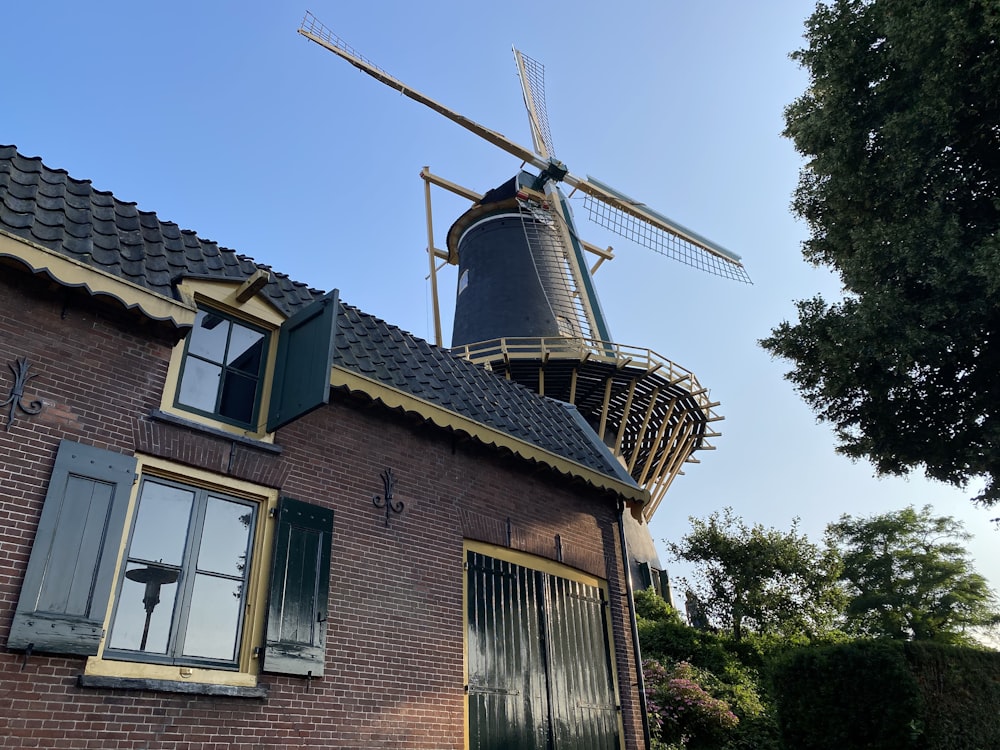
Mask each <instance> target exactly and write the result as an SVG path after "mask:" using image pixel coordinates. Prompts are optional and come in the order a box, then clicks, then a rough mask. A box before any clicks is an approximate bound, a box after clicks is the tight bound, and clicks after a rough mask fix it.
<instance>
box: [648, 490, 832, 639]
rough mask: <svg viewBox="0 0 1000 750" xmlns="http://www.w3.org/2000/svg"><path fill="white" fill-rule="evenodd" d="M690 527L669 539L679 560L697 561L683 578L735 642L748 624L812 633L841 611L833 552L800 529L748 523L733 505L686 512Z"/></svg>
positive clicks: (774, 630)
mask: <svg viewBox="0 0 1000 750" xmlns="http://www.w3.org/2000/svg"><path fill="white" fill-rule="evenodd" d="M690 521H691V531H690V532H689V533H687V534H686V535H685V536H684V537H682V539H681V541H680V542H679V543H671V544H668V549H669V550H670V552H671V554H673V555H674V556H675V557H676V558H678V559H681V560H684V561H686V562H689V563H694V564H695V565H696V570H695V575H694V579H693V580H692V581H686V582H685V583H686V584H687V586H688V588H689V590H691V591H693V593H694V594H695V595H696V596H697V598H698V600H699V602H700V603H701V605H702V607H703V608H704V610H705V614H706V615H707V616H708V617H709V619H710V621H712V622H714V623H716V624H718V625H721V626H722V627H724V628H727V629H730V630H731V631H732V633H733V637H734V638H735V639H736V640H737V641H738V640H740V639H741V638H742V636H743V631H744V628H745V627H749V628H750V629H751V630H754V631H756V632H758V633H783V634H786V635H788V634H793V633H802V632H804V633H807V634H814V633H817V632H821V631H823V630H825V629H827V628H828V627H829V625H830V624H831V623H832V621H833V618H834V616H835V614H836V612H837V611H838V607H837V604H838V597H837V594H838V589H837V588H836V586H835V581H836V579H837V575H838V573H839V568H838V564H837V560H836V556H835V555H832V554H831V553H830V552H829V551H828V550H823V549H821V548H820V547H818V546H816V545H815V544H813V543H811V542H810V541H809V540H808V539H807V538H806V537H805V536H804V535H802V534H800V533H799V532H798V521H797V520H796V521H795V522H793V524H792V528H791V530H790V531H788V532H783V531H778V530H777V529H769V528H765V527H764V526H762V525H760V524H754V525H753V526H752V527H751V526H747V525H746V524H745V523H744V522H743V519H741V518H739V517H737V516H736V515H735V514H734V513H733V511H732V509H731V508H726V509H725V511H724V512H723V513H722V514H721V515H720V514H719V513H718V512H715V513H712V514H711V515H709V516H708V518H706V519H698V518H691V519H690Z"/></svg>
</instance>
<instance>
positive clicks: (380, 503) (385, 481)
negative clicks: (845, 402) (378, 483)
mask: <svg viewBox="0 0 1000 750" xmlns="http://www.w3.org/2000/svg"><path fill="white" fill-rule="evenodd" d="M379 476H380V477H381V478H382V486H383V488H384V489H383V494H381V495H372V504H373V505H374V506H375V507H376V508H385V526H386V528H388V527H389V514H390V513H402V512H403V503H402V501H398V502H393V501H392V489H393V487H395V486H396V477H395V476H394V475H393V473H392V469H386V470H385V471H383V472H382V473H381V474H379Z"/></svg>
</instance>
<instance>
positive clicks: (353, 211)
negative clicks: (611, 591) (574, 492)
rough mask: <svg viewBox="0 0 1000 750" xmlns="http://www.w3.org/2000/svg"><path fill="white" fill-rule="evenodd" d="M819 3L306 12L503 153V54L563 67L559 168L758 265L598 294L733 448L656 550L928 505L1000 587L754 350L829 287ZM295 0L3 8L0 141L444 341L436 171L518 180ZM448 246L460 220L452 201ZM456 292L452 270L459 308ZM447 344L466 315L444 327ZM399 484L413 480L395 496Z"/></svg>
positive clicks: (508, 70)
mask: <svg viewBox="0 0 1000 750" xmlns="http://www.w3.org/2000/svg"><path fill="white" fill-rule="evenodd" d="M812 7H813V3H811V2H807V1H806V0H769V2H766V3H747V2H744V1H742V0H717V1H715V2H709V1H707V0H706V1H705V2H701V3H687V2H684V3H682V2H678V0H641V1H636V0H633V1H629V2H623V3H619V4H617V6H616V7H615V10H614V12H611V11H610V10H609V8H610V5H609V4H608V3H606V2H594V1H593V0H583V1H578V2H573V3H567V2H552V3H543V4H511V5H507V6H503V5H499V6H498V5H495V4H494V5H484V4H472V3H467V2H454V1H452V0H447V1H444V2H431V3H411V2H377V1H372V2H368V3H342V2H333V1H332V0H310V3H309V6H308V9H309V10H311V11H312V12H313V13H314V14H315V15H316V16H317V17H318V18H319V19H320V20H321V21H322V22H323V23H325V24H326V25H327V26H328V27H330V28H331V29H333V30H334V31H335V32H337V33H338V34H339V35H340V36H342V37H343V38H345V39H346V40H347V41H348V42H349V43H350V44H351V45H353V46H354V47H355V48H356V49H358V50H359V51H361V52H362V53H363V54H364V55H365V56H366V57H368V58H370V59H372V60H373V61H375V62H376V63H377V64H378V65H379V66H380V67H382V68H383V69H385V70H387V71H389V72H390V73H392V74H394V75H396V76H397V77H398V78H400V79H402V80H403V81H405V82H406V83H408V84H409V85H411V86H413V87H415V88H417V89H419V90H421V91H423V92H424V93H425V94H428V95H429V96H431V97H433V98H435V99H437V100H438V101H440V102H442V103H444V104H446V105H448V106H450V107H452V108H454V109H456V110H458V111H460V112H461V113H462V114H464V115H467V116H468V117H471V118H473V119H474V120H477V121H478V122H480V123H482V124H484V125H486V126H487V127H490V128H492V129H494V130H498V131H500V132H502V133H504V134H505V135H507V136H508V137H509V138H511V139H513V140H515V141H517V142H520V143H523V144H525V145H529V146H530V143H531V140H530V133H529V131H528V125H527V119H526V117H525V115H524V108H523V105H522V103H521V93H520V88H519V85H518V81H517V76H516V70H515V67H514V63H513V60H512V57H511V54H510V47H511V45H512V44H514V45H516V46H517V47H518V48H519V49H522V50H523V51H524V52H525V53H527V54H528V55H530V56H531V57H533V58H535V59H536V60H538V61H539V62H542V63H543V64H544V65H545V68H546V94H547V101H548V110H549V121H550V124H551V127H552V132H553V139H554V142H555V148H556V152H557V154H558V156H559V157H560V158H561V159H562V160H563V161H564V162H565V163H566V164H567V165H568V166H569V168H570V170H571V171H573V172H574V173H575V174H591V175H593V176H595V177H597V178H599V179H601V180H603V181H604V182H607V183H609V184H611V185H613V186H614V187H616V188H617V189H619V190H621V191H623V192H625V193H628V194H629V195H631V196H633V197H635V198H637V199H640V200H642V201H644V202H646V203H648V204H649V205H651V206H652V207H654V208H656V209H659V210H660V211H662V212H663V213H665V214H667V215H668V216H671V217H673V218H674V219H676V220H678V221H680V222H681V223H683V224H685V225H686V226H689V227H691V228H692V229H695V230H696V231H698V232H699V233H701V234H703V235H705V236H708V237H710V238H712V239H713V240H715V241H716V242H718V243H720V244H721V245H723V246H724V247H727V248H729V249H731V250H733V251H734V252H736V253H739V254H740V255H742V256H743V260H744V263H745V264H746V266H747V268H748V270H749V273H750V275H751V277H752V278H753V279H754V282H755V283H754V285H753V286H745V285H742V284H736V283H734V282H731V281H726V280H723V279H719V278H716V277H713V276H709V275H706V274H704V273H701V272H698V271H696V270H693V269H690V268H688V267H686V266H683V265H681V264H678V263H675V262H672V261H670V260H668V259H666V258H663V257H661V256H658V255H656V254H655V253H652V252H650V251H648V250H645V249H643V248H640V247H636V246H631V245H629V244H628V243H627V242H626V241H625V240H621V241H619V240H618V238H616V237H614V236H613V235H607V234H606V233H604V232H603V231H602V230H600V229H599V228H598V227H597V226H596V225H592V224H589V223H588V222H586V220H585V219H584V218H583V209H582V206H580V207H578V208H577V216H578V217H579V218H580V230H581V233H582V234H583V236H584V237H585V238H586V239H588V240H590V241H591V242H594V243H595V244H599V245H603V246H607V245H613V246H614V248H615V251H616V255H617V256H618V257H617V258H616V259H615V260H614V261H613V262H612V263H610V264H605V266H604V267H602V269H601V270H600V271H599V272H598V274H597V276H596V283H597V288H598V291H599V293H600V295H601V300H602V303H603V307H604V310H605V313H606V315H607V317H608V319H609V324H610V327H611V331H612V333H613V335H614V338H615V340H616V341H617V342H619V343H622V344H628V345H632V346H641V347H648V348H650V349H653V350H654V351H656V352H658V353H659V354H660V355H662V356H664V357H666V358H668V359H671V360H673V361H674V362H677V363H678V364H680V365H682V366H684V367H687V368H689V369H691V370H693V371H694V372H695V374H696V375H697V376H698V378H699V380H700V381H701V383H702V385H704V386H706V387H708V388H710V389H711V392H712V396H713V397H714V398H715V399H716V400H718V401H721V406H720V407H719V411H720V413H722V414H723V415H724V416H725V418H726V419H725V421H724V422H722V423H721V431H722V432H723V436H722V437H721V438H718V439H717V440H715V441H714V442H715V444H716V446H717V450H715V451H712V452H707V451H706V452H701V453H700V454H698V455H699V457H700V459H701V463H700V464H696V465H689V467H688V468H687V470H686V474H685V475H684V476H681V477H679V478H678V479H677V480H676V482H675V483H674V485H673V487H672V488H671V490H670V492H669V493H668V494H667V496H666V498H665V499H664V501H663V503H662V504H661V506H660V509H659V511H658V512H657V516H656V518H655V519H654V522H653V533H654V537H655V538H657V539H658V540H661V539H671V540H676V539H678V538H679V537H680V535H681V534H683V533H684V531H686V530H687V527H688V524H687V518H688V516H691V515H697V516H704V515H707V514H708V513H709V512H711V511H712V510H715V509H720V508H722V507H724V506H727V505H728V506H732V507H733V508H734V509H735V510H736V512H737V513H738V514H740V515H742V516H743V517H744V518H745V519H746V520H747V521H751V522H758V521H759V522H761V523H764V524H765V525H770V526H777V527H779V528H785V529H787V528H788V527H789V525H790V523H791V521H792V518H793V517H796V516H798V517H801V519H802V530H803V531H805V532H806V533H808V534H809V535H810V536H811V537H812V538H813V539H815V540H818V539H819V538H820V536H821V534H822V530H823V528H824V526H825V525H826V524H827V523H829V522H831V521H834V520H836V519H837V518H838V517H839V515H840V514H842V513H851V514H855V515H858V514H869V513H875V512H884V511H886V510H893V509H899V508H902V507H904V506H906V505H909V504H914V505H917V506H921V505H923V504H925V503H931V504H933V506H934V508H935V510H936V511H937V512H938V513H941V514H948V515H954V516H956V517H958V518H960V519H961V520H963V521H964V522H965V524H966V526H967V528H968V530H969V531H971V532H972V533H973V534H975V539H974V540H973V541H972V542H971V543H970V549H971V550H972V552H973V554H974V556H975V558H976V561H977V566H978V569H979V570H980V572H982V573H983V574H984V575H986V576H987V577H988V578H989V579H990V580H991V582H992V583H993V585H994V586H997V585H1000V551H998V545H997V541H998V534H1000V532H998V531H996V530H995V529H994V526H993V525H992V524H990V523H989V520H988V519H989V518H991V517H992V516H996V515H1000V509H994V510H993V511H992V512H991V511H987V510H982V509H979V508H976V507H974V506H972V505H971V504H970V503H969V502H968V500H967V498H968V497H969V496H970V495H971V494H973V490H971V489H970V490H969V491H967V492H963V491H960V490H956V489H953V488H949V487H946V486H944V485H940V484H936V483H930V482H928V481H925V480H924V479H923V478H921V477H920V476H914V477H912V478H910V479H883V480H877V479H875V478H873V476H872V474H873V471H872V468H871V466H870V465H868V464H866V463H863V462H862V463H851V462H850V461H848V460H847V459H845V458H842V457H839V456H837V455H836V454H835V453H834V451H833V445H834V442H833V436H832V432H831V430H830V428H829V427H827V426H824V425H818V424H816V422H815V419H814V416H813V414H812V413H811V412H810V411H809V410H808V409H807V408H806V406H805V405H804V404H803V403H802V402H801V400H800V399H799V398H798V396H796V395H795V393H794V392H793V391H792V388H791V386H790V385H789V384H788V383H787V382H786V381H784V380H783V379H782V374H783V372H784V371H785V369H787V368H786V366H785V364H784V363H782V362H774V361H771V360H770V358H769V357H768V355H767V354H766V353H764V352H763V351H762V350H761V349H759V348H758V347H757V346H756V344H755V342H756V340H757V339H758V338H760V337H762V336H765V335H767V333H768V332H769V330H770V328H771V327H772V326H774V325H776V324H777V323H779V322H780V321H781V320H783V319H785V318H788V317H790V316H792V315H793V314H794V308H793V304H792V303H793V300H795V299H801V298H805V297H809V296H812V295H813V294H814V293H816V292H823V293H824V294H826V295H827V296H828V297H835V296H836V294H837V290H838V286H837V284H836V280H835V279H834V278H833V277H832V276H831V275H830V274H829V273H828V272H826V271H823V270H817V269H813V268H811V267H809V266H808V265H807V264H806V263H805V262H804V261H803V260H802V258H801V254H800V250H799V246H800V242H801V240H802V239H803V238H804V236H805V234H806V227H805V226H804V225H803V224H801V223H799V222H797V221H796V220H795V219H794V218H793V217H792V216H791V214H790V213H789V210H788V205H789V202H790V196H791V192H792V190H793V189H794V186H795V182H796V178H797V172H798V168H799V163H800V162H799V158H798V156H797V155H796V154H795V152H794V151H793V149H792V146H791V144H790V143H789V142H788V141H786V140H784V139H782V138H781V137H780V132H781V129H782V112H783V108H784V107H785V106H786V105H787V104H788V103H789V102H790V101H791V100H792V99H793V98H794V97H795V96H797V95H798V94H800V93H801V92H802V91H803V89H804V88H805V85H806V77H805V74H804V73H803V72H802V71H801V70H799V69H798V68H797V67H796V65H795V64H794V63H793V62H791V61H790V60H789V59H788V53H789V52H791V51H792V50H794V49H796V48H798V47H799V46H801V44H802V39H801V33H802V28H803V25H802V24H803V21H804V19H805V18H806V17H807V16H808V15H809V13H810V12H811V10H812ZM305 10H306V6H305V5H303V6H296V5H294V4H293V3H289V2H287V0H286V1H285V2H281V3H278V2H273V0H272V1H270V2H264V1H263V0H247V1H245V2H212V3H206V2H193V1H191V0H178V1H175V2H172V3H135V2H127V3H126V2H120V1H118V0H105V1H104V2H100V3H79V2H70V1H69V0H62V1H58V2H44V1H43V0H37V1H36V2H31V3H27V2H21V3H8V4H6V7H5V8H4V11H3V20H4V28H5V34H4V37H5V38H4V44H3V45H2V46H0V61H2V64H3V69H4V71H5V80H4V97H3V100H4V101H3V104H2V106H0V142H2V143H5V144H14V145H17V146H18V148H19V149H20V150H21V152H22V153H24V154H26V155H31V156H41V157H42V158H43V159H44V160H45V162H46V164H48V165H49V166H51V167H61V168H64V169H66V170H67V171H68V172H69V173H70V174H71V175H72V176H74V177H76V178H88V179H91V180H92V181H93V183H94V186H95V187H97V188H99V189H102V190H108V191H111V192H113V193H114V194H115V195H116V196H117V197H119V198H120V199H123V200H132V201H136V202H137V203H138V205H139V208H141V209H143V210H150V211H156V212H157V213H158V215H159V216H160V218H162V219H164V220H170V221H175V222H177V223H178V224H180V225H181V226H182V227H184V228H189V229H194V230H195V231H197V232H198V233H199V235H201V236H202V237H206V238H210V239H213V240H216V241H217V242H219V243H220V244H222V245H225V246H227V247H231V248H234V249H236V250H238V251H239V252H241V253H243V254H246V255H249V256H252V257H253V258H255V259H256V260H258V261H259V262H262V263H267V264H270V265H272V266H273V267H274V268H275V269H277V270H280V271H284V272H286V273H288V274H289V275H290V276H292V277H293V278H295V279H298V280H300V281H305V282H307V283H309V284H311V285H312V286H315V287H317V288H321V289H330V288H333V287H336V288H338V289H340V292H341V296H342V298H343V299H344V300H345V301H347V302H350V303H351V304H354V305H357V306H359V307H361V308H362V309H364V310H366V311H367V312H371V313H374V314H376V315H378V316H380V317H382V318H385V319H386V320H388V321H389V322H391V323H394V324H396V325H399V326H401V327H402V328H405V329H407V330H409V331H412V332H413V333H415V334H417V335H420V336H424V337H426V338H433V327H432V323H431V315H430V296H429V286H428V284H427V282H426V281H425V277H426V274H427V259H426V255H425V253H424V248H425V246H426V229H425V223H424V208H423V192H422V191H423V184H422V182H421V180H420V179H419V177H418V173H419V171H420V168H421V167H422V166H424V165H429V166H430V167H431V170H432V171H433V172H435V173H437V174H439V175H441V176H443V177H445V178H447V179H450V180H452V181H455V182H458V183H460V184H463V185H466V186H468V187H470V188H472V189H474V190H477V191H479V192H484V191H485V190H487V189H489V188H490V187H494V186H495V185H497V184H499V183H501V182H502V181H504V180H505V179H507V178H509V177H510V176H512V175H513V174H514V172H515V171H516V170H517V168H518V166H519V164H518V162H517V161H516V160H515V159H514V158H513V157H510V156H507V155H506V154H504V153H503V152H501V151H499V150H498V149H496V148H495V147H493V146H490V145H489V144H487V143H485V142H482V141H480V140H479V139H478V138H477V137H475V136H473V135H472V134H470V133H468V132H466V131H464V130H462V129H460V128H459V127H458V126H456V125H454V124H452V123H450V122H448V121H446V120H444V119H443V118H441V117H440V116H439V115H437V114H435V113H433V112H431V111H430V110H426V109H424V108H422V107H421V106H420V105H418V104H416V103H414V102H412V101H410V100H409V99H406V98H404V97H402V96H400V95H399V94H397V93H395V92H393V91H391V90H390V89H388V88H386V87H384V86H382V85H381V84H379V83H377V82H375V81H374V80H372V79H370V78H368V77H366V76H364V75H363V74H361V73H360V72H358V71H356V70H355V69H354V68H352V67H350V66H349V65H347V64H346V63H345V62H343V61H342V60H340V59H338V58H336V57H335V56H334V55H332V54H331V53H329V52H326V51H325V50H323V49H322V48H320V47H319V46H317V45H315V44H313V43H311V42H309V41H307V40H306V39H305V38H304V37H301V36H300V35H298V34H296V33H295V32H296V29H297V28H298V25H299V22H300V20H301V18H302V16H303V14H304V12H305ZM434 203H435V233H436V238H437V239H436V243H437V245H438V246H439V247H443V245H444V235H445V233H446V231H447V228H448V226H449V224H450V222H451V221H452V220H453V219H454V218H457V216H458V215H459V213H461V211H463V210H464V208H465V207H466V204H465V203H464V202H462V201H461V200H459V199H456V198H454V197H452V196H449V195H448V194H446V193H443V192H441V191H437V192H435V194H434ZM454 285H455V278H454V273H453V271H451V269H449V270H448V271H446V273H445V274H444V276H443V279H442V297H443V298H448V297H449V296H450V294H451V293H453V289H454ZM444 317H445V329H446V332H445V337H446V341H447V339H448V336H449V333H448V331H449V330H450V320H449V319H448V314H447V312H446V313H445V316H444ZM404 484H405V478H404V477H400V486H401V487H402V486H404Z"/></svg>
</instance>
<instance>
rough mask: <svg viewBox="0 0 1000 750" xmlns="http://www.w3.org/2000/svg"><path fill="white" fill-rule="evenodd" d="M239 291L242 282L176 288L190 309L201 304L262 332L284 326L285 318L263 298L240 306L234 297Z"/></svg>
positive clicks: (190, 282)
mask: <svg viewBox="0 0 1000 750" xmlns="http://www.w3.org/2000/svg"><path fill="white" fill-rule="evenodd" d="M242 287H243V279H182V280H181V281H180V283H178V284H177V291H178V292H180V294H181V297H183V298H184V299H185V300H191V301H192V304H194V305H197V303H198V302H205V303H206V304H208V305H210V306H212V307H218V308H220V309H222V310H224V311H229V312H230V313H231V314H232V315H235V316H236V317H238V318H244V319H245V320H247V321H248V322H250V323H256V324H257V325H259V326H264V327H265V328H277V327H278V326H280V325H281V324H282V323H284V322H285V315H284V314H283V313H282V312H281V311H280V310H279V309H278V308H276V307H275V306H274V305H272V304H271V302H270V301H269V300H268V298H266V297H265V298H261V296H260V295H254V296H253V297H251V298H250V299H248V300H246V301H245V302H240V301H239V299H238V296H239V292H240V289H241V288H242Z"/></svg>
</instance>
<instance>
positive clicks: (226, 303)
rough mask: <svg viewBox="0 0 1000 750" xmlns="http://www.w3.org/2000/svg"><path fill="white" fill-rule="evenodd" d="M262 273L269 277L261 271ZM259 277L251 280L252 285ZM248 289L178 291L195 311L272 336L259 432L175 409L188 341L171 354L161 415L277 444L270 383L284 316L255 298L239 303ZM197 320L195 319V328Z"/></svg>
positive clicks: (205, 286) (214, 286)
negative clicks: (270, 425) (270, 422)
mask: <svg viewBox="0 0 1000 750" xmlns="http://www.w3.org/2000/svg"><path fill="white" fill-rule="evenodd" d="M260 273H266V272H264V271H261V272H260ZM255 277H256V274H255V276H254V277H251V279H248V281H252V280H253V279H254V278H255ZM246 287H247V283H246V282H242V281H240V280H237V279H232V280H224V279H220V280H206V279H184V280H183V281H181V282H180V283H179V284H178V285H177V290H178V292H179V293H180V295H181V297H182V298H183V299H184V300H185V302H187V303H188V304H190V305H191V306H192V307H193V308H194V309H195V310H197V309H198V306H199V305H201V306H204V307H210V308H212V309H214V310H218V311H219V312H221V313H224V314H225V315H230V316H232V317H233V318H235V319H236V320H243V321H246V322H247V323H250V324H251V325H255V326H257V327H258V328H263V329H265V330H266V331H268V333H269V334H270V336H269V340H268V348H267V355H266V363H265V365H264V377H263V382H262V383H261V395H260V405H259V408H258V411H257V419H258V425H257V429H256V430H248V429H246V428H243V427H238V426H236V425H232V424H229V423H228V422H224V421H222V420H220V419H212V418H211V417H207V416H205V415H204V414H198V413H196V412H192V411H187V410H185V409H183V408H181V407H178V406H175V405H174V403H175V401H176V398H177V388H178V387H179V385H180V375H181V370H182V367H183V364H184V349H185V346H186V340H184V339H182V340H181V341H178V342H177V345H176V346H174V349H173V351H172V352H171V353H170V365H169V367H168V370H167V380H166V382H165V383H164V385H163V393H162V395H161V398H160V411H163V412H165V413H167V414H172V415H174V416H176V417H181V418H182V419H186V420H188V421H191V422H197V423H199V424H205V425H208V426H209V427H214V428H216V429H218V430H223V431H224V432H228V433H231V434H233V435H240V436H242V437H248V438H252V439H254V440H260V441H263V442H266V443H273V442H274V435H273V433H269V432H267V412H268V407H269V406H270V402H271V382H272V378H273V377H274V363H275V359H276V358H277V356H278V337H277V336H276V335H275V334H276V333H277V331H278V329H279V328H280V327H281V324H282V323H284V322H285V316H284V314H282V313H281V311H279V310H278V309H277V308H276V307H274V306H273V305H271V304H270V302H266V301H264V300H262V299H260V297H259V296H257V295H254V296H252V297H250V298H249V299H247V300H246V301H245V302H240V301H239V299H238V298H239V296H240V294H241V291H242V290H245V289H246ZM193 324H194V320H193V319H192V325H193Z"/></svg>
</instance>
